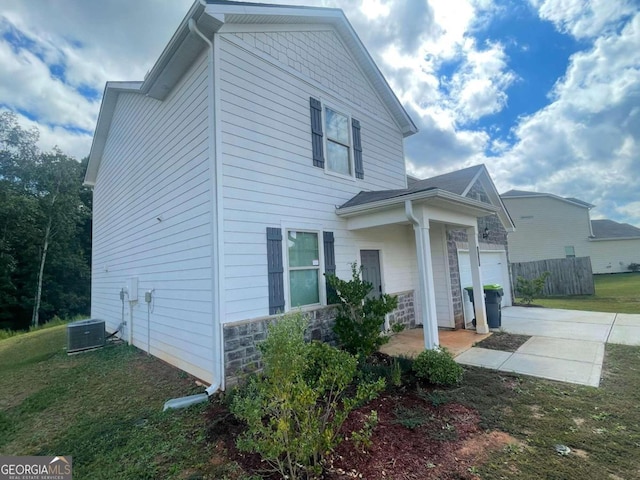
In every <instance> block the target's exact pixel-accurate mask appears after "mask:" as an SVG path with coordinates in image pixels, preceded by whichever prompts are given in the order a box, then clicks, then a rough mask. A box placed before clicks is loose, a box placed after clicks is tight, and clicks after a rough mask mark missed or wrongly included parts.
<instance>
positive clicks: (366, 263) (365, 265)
mask: <svg viewBox="0 0 640 480" xmlns="http://www.w3.org/2000/svg"><path fill="white" fill-rule="evenodd" d="M360 264H361V265H362V280H364V281H365V282H369V283H370V284H371V285H373V289H372V290H371V291H370V292H369V295H367V296H368V297H372V298H376V297H380V296H382V276H381V275H380V250H360Z"/></svg>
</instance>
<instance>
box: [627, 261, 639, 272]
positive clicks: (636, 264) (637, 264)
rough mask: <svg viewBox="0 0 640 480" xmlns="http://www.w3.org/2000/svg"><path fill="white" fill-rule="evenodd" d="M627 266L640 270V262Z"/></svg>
mask: <svg viewBox="0 0 640 480" xmlns="http://www.w3.org/2000/svg"><path fill="white" fill-rule="evenodd" d="M627 268H628V269H629V270H631V271H632V272H640V263H630V264H629V266H628V267H627Z"/></svg>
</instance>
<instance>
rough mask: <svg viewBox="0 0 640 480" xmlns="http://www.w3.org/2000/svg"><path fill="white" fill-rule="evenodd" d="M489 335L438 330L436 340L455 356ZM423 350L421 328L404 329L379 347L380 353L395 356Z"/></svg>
mask: <svg viewBox="0 0 640 480" xmlns="http://www.w3.org/2000/svg"><path fill="white" fill-rule="evenodd" d="M489 335H491V334H490V333H487V334H484V335H481V334H477V333H476V332H475V330H438V341H439V342H440V346H442V347H445V348H446V349H447V350H449V352H451V354H452V355H453V356H454V357H455V356H456V355H459V354H461V353H462V352H464V351H466V350H469V349H470V348H471V347H473V345H474V344H475V343H477V342H479V341H480V340H483V339H485V338H487V337H488V336H489ZM423 350H424V332H423V330H422V329H421V328H413V329H410V330H404V331H402V332H400V333H398V334H396V335H393V336H392V337H391V339H390V340H389V343H387V344H385V345H382V347H380V351H381V352H382V353H385V354H387V355H391V356H395V357H397V356H401V355H402V356H406V357H415V356H417V355H418V354H419V353H420V352H422V351H423Z"/></svg>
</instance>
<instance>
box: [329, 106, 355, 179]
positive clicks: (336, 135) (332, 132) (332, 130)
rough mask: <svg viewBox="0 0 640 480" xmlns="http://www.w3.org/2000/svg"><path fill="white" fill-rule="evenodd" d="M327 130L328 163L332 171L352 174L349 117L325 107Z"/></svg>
mask: <svg viewBox="0 0 640 480" xmlns="http://www.w3.org/2000/svg"><path fill="white" fill-rule="evenodd" d="M324 119H325V128H326V132H327V165H326V168H327V170H329V171H330V172H336V173H341V174H342V175H351V138H350V137H351V136H350V135H349V117H347V116H346V115H343V114H342V113H338V112H336V111H335V110H333V109H331V108H328V107H327V108H325V109H324Z"/></svg>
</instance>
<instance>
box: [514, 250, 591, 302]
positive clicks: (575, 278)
mask: <svg viewBox="0 0 640 480" xmlns="http://www.w3.org/2000/svg"><path fill="white" fill-rule="evenodd" d="M544 272H549V273H550V274H551V275H549V278H547V281H546V283H545V286H544V290H543V293H544V295H593V294H594V293H596V289H595V286H594V284H593V270H592V269H591V257H575V258H555V259H550V260H538V261H537V262H521V263H512V264H511V278H512V280H513V287H514V289H516V290H517V285H518V277H524V278H526V279H527V280H531V279H534V278H538V277H539V276H540V275H542V274H543V273H544ZM516 296H518V295H517V292H516Z"/></svg>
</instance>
